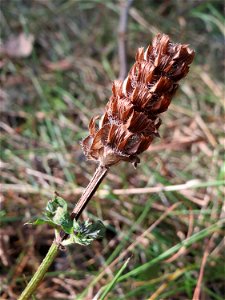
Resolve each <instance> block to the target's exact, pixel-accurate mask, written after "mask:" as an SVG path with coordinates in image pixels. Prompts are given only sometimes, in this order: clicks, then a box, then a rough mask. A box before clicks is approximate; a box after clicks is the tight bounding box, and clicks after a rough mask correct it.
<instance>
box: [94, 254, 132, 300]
mask: <svg viewBox="0 0 225 300" xmlns="http://www.w3.org/2000/svg"><path fill="white" fill-rule="evenodd" d="M129 260H130V257H129V258H128V259H127V260H126V261H125V263H124V264H123V265H122V267H121V268H120V270H119V271H118V272H117V274H116V276H115V277H114V278H113V280H112V281H111V282H110V283H109V284H108V285H106V288H105V290H104V292H103V293H102V295H101V297H100V298H99V300H104V299H105V297H106V296H107V295H108V293H109V292H110V291H111V290H112V289H113V288H114V286H115V285H116V283H117V281H118V280H119V278H120V275H121V274H122V273H123V271H124V269H125V268H126V266H127V264H128V262H129Z"/></svg>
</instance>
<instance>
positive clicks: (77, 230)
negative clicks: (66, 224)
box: [62, 220, 105, 246]
mask: <svg viewBox="0 0 225 300" xmlns="http://www.w3.org/2000/svg"><path fill="white" fill-rule="evenodd" d="M104 233H105V226H104V224H103V223H102V222H101V221H100V220H98V221H97V222H95V223H93V224H92V223H90V222H89V221H88V220H87V221H85V222H83V223H80V222H77V221H76V220H74V221H73V233H72V234H70V237H69V238H68V239H67V240H64V241H63V242H62V245H63V246H67V245H70V244H80V245H83V246H87V245H90V244H91V242H93V241H94V240H96V239H99V238H102V237H103V236H104Z"/></svg>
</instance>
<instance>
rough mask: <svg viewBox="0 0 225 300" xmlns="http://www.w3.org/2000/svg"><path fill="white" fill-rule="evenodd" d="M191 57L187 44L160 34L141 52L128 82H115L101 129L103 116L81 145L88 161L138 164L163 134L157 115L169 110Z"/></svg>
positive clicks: (91, 123) (110, 163)
mask: <svg viewBox="0 0 225 300" xmlns="http://www.w3.org/2000/svg"><path fill="white" fill-rule="evenodd" d="M193 58H194V51H193V50H192V49H190V48H189V47H188V45H182V44H175V43H172V42H170V40H169V37H168V36H167V35H165V34H158V35H157V36H156V37H155V38H154V39H153V43H152V45H149V46H148V48H147V49H146V50H145V51H144V48H139V49H138V51H137V54H136V62H135V64H134V65H133V67H132V68H131V70H130V72H129V74H128V76H127V78H126V79H125V80H124V81H121V80H116V81H114V83H113V86H112V96H111V98H110V100H109V102H108V103H107V105H106V111H105V113H104V115H103V116H102V118H101V119H100V121H99V128H98V127H97V126H96V120H97V119H99V116H97V117H94V118H92V119H91V121H90V124H89V133H90V134H89V136H88V137H86V138H85V139H84V140H83V141H82V147H83V151H84V153H85V155H86V156H87V158H88V159H93V160H96V161H99V162H100V165H102V166H106V167H107V166H111V165H114V164H116V163H118V162H119V161H121V160H126V161H130V162H133V163H134V164H135V165H136V164H137V163H138V162H139V158H138V155H139V154H140V153H142V152H143V151H145V150H146V149H147V148H148V147H149V145H150V144H151V142H152V140H153V138H154V137H155V136H159V134H158V128H159V126H160V124H161V120H160V119H159V117H158V116H159V114H160V113H162V112H164V111H166V110H167V108H168V106H169V104H170V102H171V100H172V97H173V96H174V94H175V92H176V90H177V88H178V84H177V82H178V81H179V80H180V79H182V78H183V77H185V76H186V74H187V73H188V71H189V65H190V64H191V62H192V61H193Z"/></svg>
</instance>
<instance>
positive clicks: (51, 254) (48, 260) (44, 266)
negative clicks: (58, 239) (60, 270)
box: [18, 242, 59, 300]
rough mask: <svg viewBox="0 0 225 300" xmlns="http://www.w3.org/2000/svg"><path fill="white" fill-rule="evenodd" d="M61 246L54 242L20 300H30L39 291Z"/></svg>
mask: <svg viewBox="0 0 225 300" xmlns="http://www.w3.org/2000/svg"><path fill="white" fill-rule="evenodd" d="M58 249H59V246H58V245H57V244H56V243H55V242H53V243H52V245H51V247H50V248H49V250H48V253H47V254H46V256H45V258H44V259H43V261H42V263H41V264H40V266H39V268H38V269H37V271H36V273H35V274H34V276H33V277H32V279H31V280H30V282H29V283H28V285H27V287H26V288H25V290H24V291H23V293H22V294H21V296H20V298H19V299H18V300H27V299H30V297H31V296H32V294H33V292H34V291H35V290H36V289H37V287H38V285H39V284H40V282H41V281H42V279H43V278H44V276H45V274H46V272H47V270H48V268H49V267H50V265H51V264H52V262H53V260H54V259H55V257H56V256H57V253H58Z"/></svg>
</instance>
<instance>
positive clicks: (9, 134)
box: [0, 0, 225, 300]
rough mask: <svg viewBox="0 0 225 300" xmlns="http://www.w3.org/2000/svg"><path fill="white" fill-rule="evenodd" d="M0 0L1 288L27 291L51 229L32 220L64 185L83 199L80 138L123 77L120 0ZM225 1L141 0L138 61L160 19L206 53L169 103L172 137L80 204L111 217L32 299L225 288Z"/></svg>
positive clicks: (119, 169)
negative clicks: (224, 226) (96, 238)
mask: <svg viewBox="0 0 225 300" xmlns="http://www.w3.org/2000/svg"><path fill="white" fill-rule="evenodd" d="M0 4H1V17H0V22H1V47H0V58H1V60H0V68H1V92H0V105H1V122H0V125H1V126H0V128H1V165H0V167H1V181H2V184H1V194H2V196H1V251H0V258H1V274H2V275H1V299H16V298H17V296H18V295H19V293H20V292H21V290H22V289H23V288H24V286H25V285H26V282H27V281H28V280H29V278H30V276H31V274H32V273H33V272H34V271H35V270H36V268H37V266H38V265H39V263H40V261H41V260H42V259H43V257H44V255H45V253H46V251H47V249H48V248H49V246H50V244H51V242H52V239H53V237H54V232H53V230H52V229H50V228H48V227H47V226H44V227H41V228H39V227H31V226H23V224H24V223H25V222H27V221H28V220H30V219H31V218H32V217H34V216H37V215H40V214H41V211H42V209H43V207H44V206H45V205H46V203H47V201H48V200H49V199H51V197H52V196H53V194H54V191H57V192H58V193H59V194H61V195H62V196H63V197H64V198H65V199H66V200H67V201H68V203H69V206H70V208H71V209H72V207H73V206H74V204H75V203H76V201H77V200H78V197H79V195H80V193H81V191H82V187H85V186H86V185H87V183H88V181H89V180H90V178H91V176H92V174H93V172H94V170H95V164H94V163H92V162H87V161H86V159H85V157H84V155H83V153H82V150H81V148H80V145H79V142H80V140H81V139H82V138H83V137H85V136H86V134H87V127H88V123H89V119H90V118H91V116H93V115H96V114H100V113H102V112H103V111H104V105H105V104H106V102H107V100H108V98H109V96H110V94H111V84H112V81H113V80H114V79H116V78H118V76H119V72H120V66H121V64H120V62H119V55H118V26H119V19H120V14H121V2H119V1H113V0H105V1H104V0H89V1H86V0H83V1H81V0H80V1H79V0H67V1H66V0H54V1H53V0H52V1H51V0H9V1H7V0H1V2H0ZM223 6H224V2H223V1H222V0H189V1H185V0H139V1H133V3H132V5H131V7H130V9H129V19H128V23H127V34H126V38H127V52H126V55H127V60H128V65H129V67H130V66H131V65H132V63H133V62H134V56H135V52H136V49H137V48H138V47H140V46H147V45H148V44H149V43H150V42H151V40H152V38H153V36H154V35H155V34H156V33H158V32H164V33H166V34H169V35H170V36H171V39H172V40H173V41H177V42H182V43H188V44H190V46H191V47H192V48H194V49H195V51H196V57H195V61H194V63H193V65H192V67H191V71H190V73H189V74H188V76H187V78H185V79H184V80H183V82H182V83H181V87H180V89H179V92H178V93H177V94H176V97H175V99H174V101H173V104H172V105H171V107H170V109H169V111H168V112H167V113H165V114H164V115H163V116H162V119H163V125H162V126H161V128H160V132H161V139H157V140H156V141H155V142H154V143H153V145H152V146H151V147H150V149H149V151H146V152H145V153H144V154H143V155H142V156H141V163H140V165H139V166H138V168H137V170H135V169H134V168H133V167H132V165H130V164H128V163H122V164H120V165H119V166H116V167H114V168H112V170H111V172H110V174H109V175H108V177H107V179H106V180H104V182H103V184H102V185H101V188H100V191H99V192H98V193H97V195H96V196H95V197H94V199H93V200H92V201H91V202H90V204H89V206H88V209H87V210H86V212H85V213H84V214H83V218H84V219H87V218H89V219H90V220H95V219H98V218H100V219H102V220H104V223H105V225H106V227H107V231H106V236H105V238H104V239H103V240H101V241H96V242H94V244H92V245H91V246H89V247H82V246H79V245H77V246H75V247H74V246H73V247H71V248H69V249H68V250H67V251H66V252H61V253H60V256H59V257H58V258H57V259H56V260H55V263H54V264H53V265H52V267H51V269H50V270H49V273H48V274H47V277H46V279H45V280H44V282H43V283H42V284H41V286H40V288H39V289H38V291H37V293H36V295H35V297H36V298H35V299H103V298H105V299H114V300H116V299H149V300H153V299H172V300H176V299H184V300H187V299H193V297H195V299H194V300H197V299H204V300H208V299H216V300H222V299H224V291H223V288H224V264H223V245H224V243H223V232H222V229H221V227H220V226H219V225H218V224H220V223H219V222H221V220H220V219H221V218H222V217H223V215H222V214H223V211H222V206H223V200H224V173H225V166H224V161H223V159H224V157H223V150H224V135H223V130H224V123H223V121H224V120H223V116H224V113H223V112H224V111H223V109H224V102H223V101H224V100H223V96H224V90H223V86H222V83H223V80H224V60H223V59H224V48H223V47H224V17H223V14H222V12H223V9H224V7H223ZM162 186H169V187H168V188H167V189H166V190H163V189H162V188H161V187H162ZM171 186H172V187H171ZM133 188H135V189H133ZM143 188H144V189H143ZM185 241H186V242H185ZM185 246H186V247H185ZM121 254H122V255H121ZM119 255H120V256H119ZM128 257H130V260H129V262H128V264H127V266H126V268H125V266H124V263H125V261H126V259H127V258H128ZM122 266H124V270H122V271H123V272H121V274H118V276H117V277H116V280H115V281H117V283H116V284H115V286H114V288H113V289H112V290H111V291H110V292H108V291H107V288H109V285H108V284H109V283H110V282H112V280H113V278H115V277H114V276H115V274H116V273H117V272H118V271H119V270H120V269H121V267H122ZM200 269H201V272H200ZM202 274H203V276H201V275H202ZM198 287H200V289H201V296H200V298H196V297H197V295H198ZM104 291H105V294H107V295H106V296H105V295H104V294H103V293H104ZM193 295H195V296H193ZM94 297H95V298H94Z"/></svg>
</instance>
